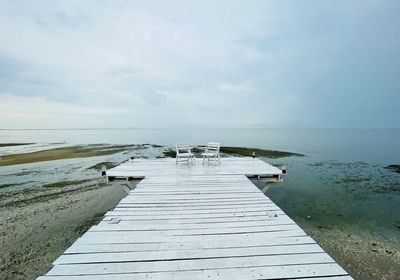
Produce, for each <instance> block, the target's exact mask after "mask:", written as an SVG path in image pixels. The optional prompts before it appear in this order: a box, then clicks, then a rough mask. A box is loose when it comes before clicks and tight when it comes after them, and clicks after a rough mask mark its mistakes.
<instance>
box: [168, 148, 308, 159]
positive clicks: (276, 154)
mask: <svg viewBox="0 0 400 280" xmlns="http://www.w3.org/2000/svg"><path fill="white" fill-rule="evenodd" d="M220 151H221V153H224V154H227V155H236V156H246V157H248V156H252V155H253V152H254V153H255V154H256V157H268V158H283V157H290V156H303V155H301V154H297V153H291V152H284V151H275V150H264V149H257V148H244V147H221V148H220ZM192 152H193V153H195V154H197V155H200V154H201V153H203V152H204V149H201V148H198V147H193V148H192ZM163 154H164V156H165V157H171V158H174V157H176V152H175V151H174V150H172V149H168V150H166V151H164V152H163Z"/></svg>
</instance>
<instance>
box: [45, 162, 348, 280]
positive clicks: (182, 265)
mask: <svg viewBox="0 0 400 280" xmlns="http://www.w3.org/2000/svg"><path fill="white" fill-rule="evenodd" d="M279 172H280V173H279ZM107 174H108V175H109V176H121V177H126V178H128V177H138V178H139V177H140V178H142V177H146V178H145V179H143V180H142V181H141V182H140V183H138V184H137V186H136V188H135V189H134V190H132V191H131V192H130V194H129V195H128V196H127V197H126V198H124V199H122V200H121V202H120V203H119V204H118V206H117V207H116V208H115V209H114V210H112V211H109V212H107V213H106V215H105V217H104V219H103V220H102V221H101V222H100V223H99V224H98V225H97V226H93V227H92V228H91V229H90V230H89V231H88V232H86V233H85V234H84V235H83V236H82V237H81V238H79V239H78V240H77V241H76V242H75V243H74V244H73V245H72V246H71V247H70V248H69V249H67V250H66V251H65V253H64V254H63V255H62V256H60V257H59V258H58V259H57V260H56V261H55V262H54V267H53V269H51V270H50V271H49V272H48V274H47V275H46V276H43V277H40V278H38V279H41V280H48V279H52V280H94V279H95V280H104V279H107V280H115V279H133V278H134V279H174V280H181V279H182V280H183V279H229V280H234V279H241V280H242V279H297V278H299V279H308V278H309V279H314V280H315V279H320V280H323V279H326V280H350V279H352V278H351V277H350V276H348V274H347V273H346V272H345V271H344V270H343V269H342V268H341V267H340V266H339V265H337V264H336V263H335V262H334V260H333V259H332V258H331V257H330V256H329V255H328V254H326V253H325V252H324V251H323V249H322V248H321V247H320V246H318V244H316V243H315V241H314V240H313V239H312V238H310V237H309V236H307V234H306V233H305V232H304V231H303V230H302V229H301V228H300V227H299V226H298V225H297V224H296V223H295V222H294V221H293V220H292V219H290V218H289V217H288V216H287V215H286V214H285V213H284V212H283V211H282V210H281V209H280V208H279V207H278V206H276V205H275V204H274V203H273V202H272V201H271V200H270V199H269V198H268V197H266V196H265V195H264V194H263V193H262V192H261V191H260V190H259V189H258V188H257V187H256V186H254V185H253V184H252V183H251V182H250V180H249V179H247V178H246V177H245V176H243V175H280V174H281V171H280V170H279V169H277V168H275V167H273V166H270V165H267V164H265V163H264V162H263V161H261V160H258V159H255V160H254V159H251V158H250V159H249V158H244V159H243V158H238V159H231V158H227V159H223V161H222V164H221V165H219V166H213V165H202V164H200V163H198V162H197V163H196V164H195V165H193V166H189V167H188V166H181V165H175V161H174V160H173V159H161V160H134V161H133V162H126V163H124V164H122V165H120V166H118V167H116V168H114V169H112V170H109V171H108V173H107ZM110 174H112V175H110Z"/></svg>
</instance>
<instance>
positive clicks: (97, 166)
mask: <svg viewBox="0 0 400 280" xmlns="http://www.w3.org/2000/svg"><path fill="white" fill-rule="evenodd" d="M103 165H105V166H106V168H107V169H111V168H113V167H115V166H117V165H118V164H117V163H115V162H111V161H103V162H99V163H97V164H95V165H92V166H90V167H89V168H87V169H93V170H96V171H101V168H102V167H103Z"/></svg>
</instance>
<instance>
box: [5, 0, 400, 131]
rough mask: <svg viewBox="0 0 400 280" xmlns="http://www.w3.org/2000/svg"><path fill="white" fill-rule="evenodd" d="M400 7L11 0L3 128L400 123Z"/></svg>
mask: <svg viewBox="0 0 400 280" xmlns="http://www.w3.org/2000/svg"><path fill="white" fill-rule="evenodd" d="M399 6H400V4H398V3H397V2H396V1H383V2H382V1H362V2H360V1H335V2H332V1H301V2H300V1H280V2H273V1H252V2H250V3H248V2H246V1H218V2H215V1H194V2H193V1H190V2H186V1H168V4H167V3H166V2H164V1H137V2H136V1H135V2H131V1H57V2H54V1H46V0H39V1H2V2H1V3H0V38H2V41H1V43H0V100H2V102H1V103H0V111H1V112H2V113H0V114H1V115H0V116H1V118H2V120H3V121H4V123H7V124H8V127H48V126H50V125H51V126H54V124H57V125H58V126H60V127H71V126H74V127H79V126H88V125H90V126H93V127H101V126H115V125H116V124H117V125H118V126H119V127H140V126H143V127H180V126H185V127H188V126H195V127H202V126H203V127H210V126H211V127H212V126H216V127H266V126H267V127H398V121H397V120H398V119H400V116H399V112H398V110H397V108H396V106H395V105H394V104H398V103H400V95H399V89H400V82H399V80H398V78H397V73H399V72H400V71H399V70H400V54H399V50H400V46H399V44H400V39H399V38H400V31H399V26H400V24H399V21H400V19H399V18H398V17H397V14H396V11H398V10H399V8H400V7H399ZM16 103H18V104H16ZM29 104H35V108H32V106H29ZM57 108H59V110H57ZM18 110H20V111H18ZM38 110H39V111H40V114H38ZM69 112H70V113H69ZM29 116H32V117H33V116H36V117H37V118H36V119H35V121H32V122H30V121H29ZM49 116H51V120H50V117H49ZM71 118H72V119H73V120H71ZM216 120H217V121H216ZM71 122H73V123H71Z"/></svg>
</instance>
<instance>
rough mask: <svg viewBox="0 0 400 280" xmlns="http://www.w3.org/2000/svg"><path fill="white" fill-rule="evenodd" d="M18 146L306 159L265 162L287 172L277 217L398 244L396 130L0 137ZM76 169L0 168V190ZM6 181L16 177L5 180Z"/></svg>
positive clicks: (50, 132)
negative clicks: (242, 152) (137, 147)
mask: <svg viewBox="0 0 400 280" xmlns="http://www.w3.org/2000/svg"><path fill="white" fill-rule="evenodd" d="M16 142H21V143H23V142H28V143H37V144H39V145H42V144H43V145H48V144H57V145H76V144H147V143H149V144H158V145H167V146H171V147H173V146H174V144H175V143H187V144H191V145H204V144H206V143H207V142H220V143H221V145H222V146H238V147H250V148H261V149H271V150H281V151H288V152H294V153H300V154H303V155H304V156H291V157H286V158H280V159H269V158H263V160H265V161H267V162H269V163H271V164H276V165H285V166H286V167H287V175H286V176H285V177H284V180H283V182H281V183H277V184H274V185H273V186H272V187H271V188H270V189H269V190H268V191H267V192H266V195H268V196H269V197H270V198H271V199H272V200H273V201H274V202H275V203H276V204H277V205H278V206H279V207H281V208H282V210H284V211H285V212H286V213H287V214H288V215H289V216H290V217H292V218H293V219H294V220H296V221H297V222H300V223H306V222H307V221H310V220H311V221H312V222H313V223H314V224H318V226H320V227H322V228H328V229H329V228H341V229H343V230H344V231H349V232H360V233H368V234H371V235H373V236H375V237H378V238H379V239H381V240H384V241H388V242H395V243H396V244H400V174H399V173H396V172H394V171H393V170H391V169H388V168H387V166H389V165H396V164H400V129H201V130H200V129H68V130H63V129H47V130H0V143H16ZM256 156H257V155H256ZM124 157H126V158H128V155H127V154H121V155H119V159H120V160H121V159H124ZM78 162H86V163H87V165H89V164H92V163H93V162H94V161H93V159H82V160H79V159H71V160H61V161H57V163H51V164H50V163H36V164H31V165H24V166H23V167H18V168H19V169H16V167H0V185H1V184H3V186H8V189H9V188H10V187H11V188H12V184H13V181H12V180H16V181H15V182H18V183H23V182H24V180H25V181H31V182H33V183H31V184H32V185H34V184H35V183H37V182H40V181H43V182H44V181H49V180H50V181H51V180H55V179H54V177H55V175H54V174H56V172H54V173H46V172H38V173H36V175H35V176H34V177H32V174H30V175H26V176H18V175H15V174H23V173H24V172H25V174H26V173H29V172H27V171H29V170H30V169H29V168H32V169H31V170H39V171H40V168H42V169H46V170H48V169H49V167H50V166H51V167H52V169H54V168H56V169H57V168H62V166H71V167H70V169H71V170H73V172H72V173H73V174H75V175H74V176H77V174H78V173H79V172H80V171H82V170H83V167H81V168H75V167H73V166H76V164H77V163H78ZM58 173H60V172H58ZM72 173H71V174H72ZM12 174H14V175H15V176H10V175H12ZM23 175H24V174H23ZM13 178H14V179H13ZM56 179H57V180H59V179H60V178H56ZM64 179H68V178H64ZM10 180H11V182H10ZM26 186H29V183H26ZM3 189H7V188H3Z"/></svg>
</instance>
